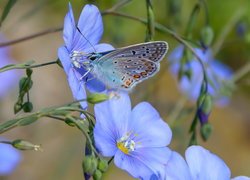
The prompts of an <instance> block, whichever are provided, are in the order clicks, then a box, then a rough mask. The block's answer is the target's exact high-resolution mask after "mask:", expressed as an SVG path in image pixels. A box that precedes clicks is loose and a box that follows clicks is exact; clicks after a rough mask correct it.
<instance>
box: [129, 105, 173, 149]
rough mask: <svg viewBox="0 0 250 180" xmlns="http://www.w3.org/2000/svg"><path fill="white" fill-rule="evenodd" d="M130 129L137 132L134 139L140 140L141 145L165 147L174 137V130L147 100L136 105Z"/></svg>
mask: <svg viewBox="0 0 250 180" xmlns="http://www.w3.org/2000/svg"><path fill="white" fill-rule="evenodd" d="M145 127H147V128H145ZM128 129H129V130H130V131H132V132H134V133H136V134H137V135H136V137H135V138H134V140H135V141H136V142H140V145H139V146H140V147H164V146H167V145H168V144H169V143H170V141H171V138H172V132H171V129H170V128H169V126H168V125H167V123H165V122H164V121H163V120H162V119H161V118H160V116H159V113H158V112H157V111H156V110H155V109H154V108H153V107H152V106H151V105H150V104H149V103H147V102H142V103H139V104H138V105H137V106H135V107H134V109H133V111H132V117H131V118H130V122H129V128H128Z"/></svg>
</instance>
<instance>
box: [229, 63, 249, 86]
mask: <svg viewBox="0 0 250 180" xmlns="http://www.w3.org/2000/svg"><path fill="white" fill-rule="evenodd" d="M249 72H250V63H247V64H246V65H244V66H242V68H241V69H239V70H238V71H237V72H236V73H234V76H233V78H232V80H233V81H234V82H238V81H239V80H241V79H242V78H243V77H244V76H246V75H247V74H248V73H249Z"/></svg>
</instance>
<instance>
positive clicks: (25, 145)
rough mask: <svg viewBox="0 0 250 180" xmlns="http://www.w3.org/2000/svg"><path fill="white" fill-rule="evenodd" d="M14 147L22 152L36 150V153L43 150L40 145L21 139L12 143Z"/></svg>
mask: <svg viewBox="0 0 250 180" xmlns="http://www.w3.org/2000/svg"><path fill="white" fill-rule="evenodd" d="M12 146H13V147H15V148H17V149H20V150H35V151H38V150H40V151H41V150H42V149H41V146H40V145H35V144H32V143H30V142H28V141H24V140H21V139H17V140H14V141H13V142H12Z"/></svg>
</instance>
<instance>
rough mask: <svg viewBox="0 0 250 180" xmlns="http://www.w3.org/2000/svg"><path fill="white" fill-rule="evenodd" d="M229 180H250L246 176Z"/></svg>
mask: <svg viewBox="0 0 250 180" xmlns="http://www.w3.org/2000/svg"><path fill="white" fill-rule="evenodd" d="M231 180H250V178H249V177H246V176H237V177H235V178H232V179H231Z"/></svg>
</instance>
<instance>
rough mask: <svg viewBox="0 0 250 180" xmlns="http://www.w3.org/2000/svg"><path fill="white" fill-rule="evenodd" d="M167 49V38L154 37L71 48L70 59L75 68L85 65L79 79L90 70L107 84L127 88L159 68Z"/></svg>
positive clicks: (154, 72)
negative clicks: (87, 49)
mask: <svg viewBox="0 0 250 180" xmlns="http://www.w3.org/2000/svg"><path fill="white" fill-rule="evenodd" d="M167 51H168V44H167V42H165V41H153V42H146V43H141V44H135V45H131V46H127V47H123V48H118V49H115V50H111V51H106V52H93V53H89V54H84V53H83V52H79V51H73V53H72V54H71V60H72V64H73V67H74V68H76V69H77V68H85V69H86V73H85V74H83V76H82V77H81V79H82V78H84V77H85V76H86V75H87V74H88V73H92V74H93V75H94V77H95V78H97V79H98V80H100V81H101V82H103V83H104V84H105V85H106V86H107V87H109V88H112V89H118V90H125V91H130V90H132V89H133V88H134V87H135V86H136V85H137V84H138V83H140V82H142V81H144V80H146V79H148V78H150V77H152V76H154V75H155V74H156V73H157V72H158V71H159V70H160V61H161V60H162V59H163V58H164V57H165V55H166V53H167Z"/></svg>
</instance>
